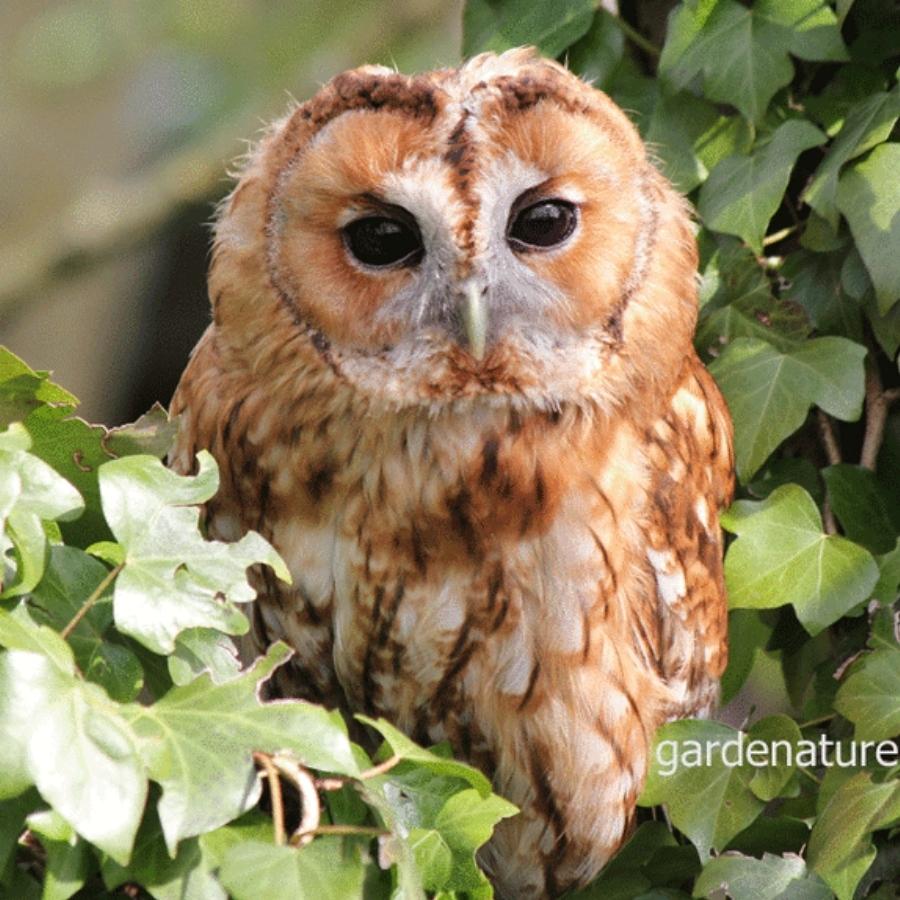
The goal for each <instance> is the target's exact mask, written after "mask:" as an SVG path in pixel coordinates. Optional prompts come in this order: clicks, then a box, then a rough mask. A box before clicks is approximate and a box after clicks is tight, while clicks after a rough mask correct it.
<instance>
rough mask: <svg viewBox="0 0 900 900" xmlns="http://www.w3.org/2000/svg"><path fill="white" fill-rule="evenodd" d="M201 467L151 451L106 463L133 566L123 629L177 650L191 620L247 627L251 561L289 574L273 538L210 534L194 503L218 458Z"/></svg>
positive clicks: (204, 494) (120, 606)
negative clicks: (192, 468)
mask: <svg viewBox="0 0 900 900" xmlns="http://www.w3.org/2000/svg"><path fill="white" fill-rule="evenodd" d="M198 459H199V461H200V469H199V472H198V474H197V475H195V476H192V477H181V476H179V475H176V474H175V473H174V472H171V471H169V470H168V469H166V468H164V466H163V465H162V463H161V462H160V461H159V460H158V459H156V458H155V457H151V456H128V457H125V458H123V459H118V460H114V461H112V462H109V463H106V464H105V465H104V466H103V468H102V469H101V471H100V493H101V497H102V500H103V510H104V513H105V515H106V519H107V521H108V522H109V525H110V528H111V529H112V531H113V534H114V535H115V537H116V539H117V540H118V541H119V543H120V544H121V545H122V547H123V548H124V550H125V568H124V569H123V570H122V573H121V574H120V575H119V577H118V578H117V579H116V586H115V594H114V596H113V613H114V616H115V620H116V626H117V627H118V628H119V630H120V631H123V632H125V633H126V634H130V635H131V636H132V637H134V638H135V639H136V640H138V641H140V642H141V643H142V644H144V645H145V646H146V647H148V648H149V649H150V650H153V651H154V652H156V653H171V652H172V651H173V650H174V649H175V640H176V638H177V637H178V635H179V634H180V633H181V632H182V631H184V630H185V629H189V628H216V629H218V630H219V631H224V632H227V633H228V634H241V633H243V632H245V631H246V630H247V627H248V625H247V620H246V619H245V618H244V616H243V615H242V614H241V613H240V611H239V610H238V609H237V607H235V606H234V603H236V602H237V603H246V602H248V601H250V600H252V599H253V598H254V597H255V595H256V592H255V591H254V590H253V588H252V587H251V586H250V584H249V583H248V581H247V567H248V566H250V565H253V564H254V563H265V564H267V565H269V566H272V568H273V569H274V570H275V572H276V574H277V575H278V576H279V577H280V578H283V579H285V580H289V578H290V576H289V575H288V572H287V568H286V567H285V565H284V563H283V561H282V560H281V557H279V556H278V554H277V553H276V552H275V550H274V549H273V548H272V546H271V545H270V544H269V543H268V542H267V541H265V540H263V538H261V537H260V536H259V535H258V534H255V533H253V532H251V533H249V534H246V535H244V537H243V538H241V540H240V541H237V542H236V543H233V544H225V543H223V542H221V541H207V540H205V539H204V538H203V536H202V535H201V533H200V530H199V517H200V511H199V508H198V507H197V506H195V505H194V504H199V503H203V502H204V501H205V500H208V499H209V498H210V497H211V496H212V495H213V494H214V493H215V491H216V489H217V487H218V472H217V469H216V465H215V462H214V461H213V458H212V457H211V456H210V455H209V454H208V453H206V452H205V451H203V452H201V453H200V455H199V456H198Z"/></svg>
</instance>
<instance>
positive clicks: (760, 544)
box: [722, 485, 878, 634]
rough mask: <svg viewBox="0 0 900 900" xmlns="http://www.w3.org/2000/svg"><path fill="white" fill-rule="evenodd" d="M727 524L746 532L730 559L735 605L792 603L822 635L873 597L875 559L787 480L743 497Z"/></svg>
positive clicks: (809, 627) (762, 606) (731, 549)
mask: <svg viewBox="0 0 900 900" xmlns="http://www.w3.org/2000/svg"><path fill="white" fill-rule="evenodd" d="M722 525H723V527H725V528H726V529H727V530H728V531H731V532H733V533H734V534H736V535H737V536H738V538H737V540H736V541H734V543H732V545H731V546H730V547H729V549H728V553H727V555H726V557H725V580H726V583H727V585H728V602H729V604H730V605H731V606H732V607H733V608H738V609H740V608H742V607H746V608H752V609H769V608H771V607H776V606H783V605H784V604H786V603H790V604H791V605H792V606H793V607H794V611H795V612H796V614H797V618H798V619H799V620H800V621H801V622H802V623H803V627H804V628H806V630H807V631H808V632H809V633H810V634H818V633H819V632H820V631H821V630H822V629H823V628H827V627H828V626H829V625H830V624H831V623H832V622H835V621H837V620H838V619H839V618H840V617H841V616H842V615H845V614H846V613H847V612H848V610H850V609H852V608H853V607H854V606H856V605H857V604H859V603H862V602H863V601H864V600H867V599H868V598H869V596H870V595H871V591H872V588H874V586H875V584H876V582H877V581H878V566H877V565H876V564H875V560H874V559H873V558H872V556H871V555H870V554H869V553H868V551H866V550H864V549H863V548H862V547H860V546H859V545H857V544H854V543H852V542H851V541H848V540H847V539H846V538H842V537H838V536H836V535H833V534H825V533H824V531H823V529H822V519H821V517H820V515H819V510H818V509H817V508H816V505H815V503H813V501H812V498H811V497H810V496H809V494H807V493H806V491H804V490H803V488H800V487H797V486H796V485H785V486H784V487H780V488H778V489H777V490H775V491H773V492H772V493H771V494H770V495H769V496H768V497H767V498H766V499H765V500H763V501H761V502H759V503H756V502H753V501H750V500H739V501H738V502H737V503H735V504H733V505H732V507H731V508H730V509H729V510H728V511H727V512H726V513H724V514H723V516H722Z"/></svg>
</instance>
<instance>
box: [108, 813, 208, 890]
mask: <svg viewBox="0 0 900 900" xmlns="http://www.w3.org/2000/svg"><path fill="white" fill-rule="evenodd" d="M210 868H211V866H210V864H209V862H208V861H207V860H206V859H205V857H204V854H203V851H202V849H201V847H200V842H199V841H198V839H197V838H191V839H190V840H186V841H182V842H181V844H180V845H179V847H178V853H177V854H176V855H175V856H174V857H173V856H170V855H169V851H168V850H167V849H166V844H165V841H164V840H163V836H162V828H161V827H160V824H159V818H158V817H157V815H156V811H155V807H154V805H153V804H152V803H151V805H150V807H149V808H148V810H147V813H146V814H145V816H144V820H143V822H142V823H141V827H140V830H139V831H138V834H137V838H136V839H135V842H134V853H132V856H131V861H130V862H129V864H128V865H127V866H120V865H119V864H118V863H117V862H116V861H115V860H112V859H109V858H107V859H104V860H103V861H102V864H101V868H100V871H101V874H102V875H103V883H104V884H105V885H106V887H107V888H108V889H109V890H110V891H115V889H116V888H117V887H120V886H121V885H123V884H126V883H129V882H130V883H132V884H139V885H140V886H141V887H142V888H144V890H146V891H147V893H149V894H151V895H152V896H153V897H154V898H156V900H226V894H225V891H224V890H223V888H222V886H221V885H220V884H219V882H218V881H217V880H216V879H215V877H213V875H212V874H211V873H210V871H209V869H210ZM117 893H118V892H117Z"/></svg>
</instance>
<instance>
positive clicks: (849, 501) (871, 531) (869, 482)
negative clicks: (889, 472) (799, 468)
mask: <svg viewBox="0 0 900 900" xmlns="http://www.w3.org/2000/svg"><path fill="white" fill-rule="evenodd" d="M822 478H824V479H825V485H826V487H827V488H828V499H829V501H830V502H831V509H832V511H833V512H834V514H835V515H836V516H837V518H838V521H839V522H840V523H841V527H842V528H843V530H844V534H845V535H847V537H848V538H850V540H851V541H856V543H858V544H862V545H863V546H864V547H865V548H866V549H867V550H869V551H871V552H872V553H887V552H888V551H889V550H892V549H893V548H894V544H895V543H896V540H897V526H896V525H895V524H894V521H893V518H892V516H891V510H890V509H889V508H888V504H887V501H886V500H885V497H886V496H888V492H887V491H886V490H885V488H884V487H883V486H882V485H881V483H880V481H879V479H878V476H877V475H876V474H875V473H874V472H873V471H871V470H870V469H867V468H865V467H864V466H852V465H850V464H849V463H841V464H840V465H835V466H828V467H826V468H824V469H822Z"/></svg>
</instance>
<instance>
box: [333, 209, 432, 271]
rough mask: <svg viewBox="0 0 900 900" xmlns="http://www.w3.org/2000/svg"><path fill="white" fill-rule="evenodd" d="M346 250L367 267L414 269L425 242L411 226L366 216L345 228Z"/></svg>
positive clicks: (389, 219)
mask: <svg viewBox="0 0 900 900" xmlns="http://www.w3.org/2000/svg"><path fill="white" fill-rule="evenodd" d="M344 242H345V244H346V245H347V249H348V250H349V251H350V253H351V254H352V255H353V256H354V257H355V258H356V259H357V260H359V262H361V263H363V264H364V265H367V266H377V267H382V266H393V265H397V264H398V263H403V264H404V265H415V263H417V262H418V261H419V260H420V259H421V258H422V252H423V251H422V238H421V237H420V235H419V229H418V228H416V227H415V225H414V224H413V223H411V222H403V221H401V220H400V219H393V218H389V217H388V216H366V217H365V218H363V219H357V220H356V221H355V222H351V223H350V224H349V225H347V226H346V227H345V228H344Z"/></svg>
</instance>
